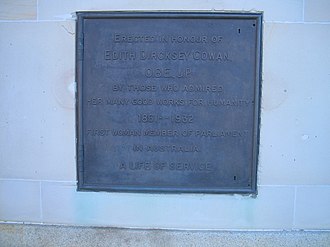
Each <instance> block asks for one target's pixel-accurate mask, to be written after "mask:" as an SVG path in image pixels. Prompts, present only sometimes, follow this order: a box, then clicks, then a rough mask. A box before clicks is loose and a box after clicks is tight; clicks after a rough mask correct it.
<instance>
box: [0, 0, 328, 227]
mask: <svg viewBox="0 0 330 247" xmlns="http://www.w3.org/2000/svg"><path fill="white" fill-rule="evenodd" d="M79 10H209V11H214V10H216V11H223V10H235V11H240V10H244V11H264V37H263V38H264V42H263V55H264V56H263V91H262V92H263V98H262V114H261V139H260V162H259V169H258V188H259V195H258V196H257V198H251V197H246V196H240V195H200V194H178V195H161V194H131V193H104V192H99V193H95V192H76V167H75V166H76V164H75V110H74V71H75V61H74V57H75V21H74V18H72V16H71V13H73V12H75V11H79ZM329 44H330V1H328V0H269V1H261V0H251V1H245V0H238V1H230V0H224V1H221V0H217V1H216V0H210V1H202V0H187V1H172V0H171V1H152V0H140V1H133V0H121V1H115V0H112V1H105V0H103V1H102V0H97V1H92V0H86V1H73V0H72V1H66V0H59V1H51V0H38V1H37V0H26V1H22V0H14V1H8V0H1V1H0V220H1V221H2V222H5V221H11V222H35V223H50V224H53V223H54V224H62V223H64V224H73V225H102V226H115V227H141V228H171V229H172V228H173V229H258V230H261V229H288V230H291V229H330V141H329V140H330V45H329Z"/></svg>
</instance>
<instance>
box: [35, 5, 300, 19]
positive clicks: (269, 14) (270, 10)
mask: <svg viewBox="0 0 330 247" xmlns="http://www.w3.org/2000/svg"><path fill="white" fill-rule="evenodd" d="M81 10H89V11H98V10H101V11H114V10H131V11H142V10H155V11H158V10H178V11H184V10H194V11H198V10H200V11H206V10H207V11H264V12H265V15H264V18H265V20H266V21H302V13H303V1H302V0H268V1H264V0H252V1H249V0H235V1H232V0H221V1H219V0H209V1H204V0H187V1H177V0H170V1H153V0H141V1H134V0H121V1H115V0H112V1H107V0H97V1H92V0H87V1H79V0H75V1H66V0H60V1H51V0H39V18H40V19H44V20H53V19H67V18H71V13H74V12H76V11H81Z"/></svg>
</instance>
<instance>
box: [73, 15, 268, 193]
mask: <svg viewBox="0 0 330 247" xmlns="http://www.w3.org/2000/svg"><path fill="white" fill-rule="evenodd" d="M103 19H106V20H114V21H115V20H118V19H121V20H123V19H127V20H129V19H139V20H141V19H142V20H146V21H149V22H152V21H153V20H157V19H169V20H174V21H175V20H181V19H188V20H194V21H196V22H198V21H201V20H211V21H212V20H217V21H219V20H227V21H228V20H243V21H245V20H246V21H253V23H254V24H253V26H254V27H255V30H256V31H255V38H254V40H253V42H255V43H254V45H255V53H254V54H253V56H254V66H253V69H254V71H253V73H254V75H255V78H254V85H253V86H252V89H253V91H254V92H253V94H254V97H253V100H252V103H253V123H252V124H251V129H250V131H251V133H250V138H251V145H250V146H249V148H250V152H251V159H250V160H248V161H247V162H249V172H248V173H249V179H248V182H242V186H240V184H238V186H232V187H230V186H212V185H210V186H208V184H206V186H200V185H199V186H194V185H188V186H176V185H174V186H162V185H160V186H158V185H157V184H155V183H153V184H152V185H145V186H144V185H143V184H138V186H134V185H132V184H130V185H127V184H125V183H120V178H119V183H117V184H111V183H109V184H104V183H97V182H95V183H88V182H86V181H85V180H86V179H85V177H86V174H85V173H86V167H85V165H86V164H85V156H86V152H90V151H89V150H86V148H85V139H86V138H85V137H86V135H87V134H86V132H84V128H85V126H84V117H85V109H84V104H83V101H84V100H86V99H85V95H84V94H83V92H84V90H83V88H84V86H85V83H87V82H86V81H85V77H84V61H85V58H84V52H85V37H84V32H85V27H84V22H85V21H86V20H87V21H88V20H100V21H101V20H103ZM238 32H240V29H239V30H238ZM261 59H262V13H246V12H244V13H232V12H229V13H225V12H77V22H76V82H77V90H76V152H77V154H76V161H77V179H78V184H77V185H78V187H77V188H78V191H108V192H148V193H217V194H219V193H239V194H256V193H257V163H258V152H259V124H260V97H261ZM236 121H239V120H238V119H236ZM110 138H111V137H110ZM90 166H91V165H90ZM89 168H90V167H89ZM159 176H161V175H159ZM111 179H113V178H111V177H109V180H111ZM188 179H189V178H188ZM234 179H235V180H236V176H234ZM244 183H245V184H244Z"/></svg>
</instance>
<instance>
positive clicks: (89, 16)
mask: <svg viewBox="0 0 330 247" xmlns="http://www.w3.org/2000/svg"><path fill="white" fill-rule="evenodd" d="M77 15H78V21H77V39H76V40H77V43H76V49H77V54H76V64H77V82H78V89H77V139H78V141H77V163H78V189H79V190H97V191H101V190H104V191H130V192H134V191H137V192H192V193H255V192H256V166H257V155H258V131H259V94H260V52H261V48H260V46H261V23H262V21H261V17H262V16H261V14H257V13H252V14H247V13H243V14H233V13H230V14H229V13H181V12H180V13H174V12H170V13H162V12H160V13H159V12H157V13H121V12H111V13H106V12H95V13H92V12H80V13H77Z"/></svg>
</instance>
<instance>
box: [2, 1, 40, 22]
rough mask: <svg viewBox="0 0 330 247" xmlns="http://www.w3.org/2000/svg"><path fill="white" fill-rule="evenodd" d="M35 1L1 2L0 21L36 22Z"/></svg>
mask: <svg viewBox="0 0 330 247" xmlns="http://www.w3.org/2000/svg"><path fill="white" fill-rule="evenodd" d="M36 19H37V0H1V1H0V20H36Z"/></svg>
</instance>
